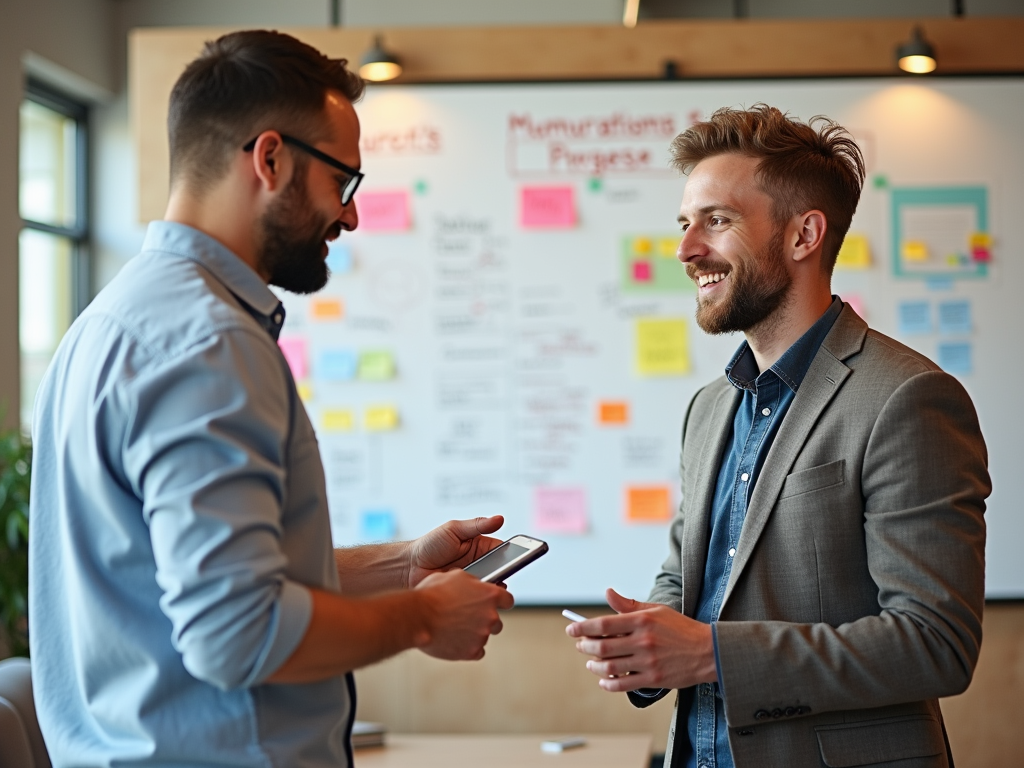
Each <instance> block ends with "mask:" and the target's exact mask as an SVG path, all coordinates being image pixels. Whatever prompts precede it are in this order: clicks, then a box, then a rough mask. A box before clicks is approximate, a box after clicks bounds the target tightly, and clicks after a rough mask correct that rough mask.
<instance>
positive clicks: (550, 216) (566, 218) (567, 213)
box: [519, 187, 576, 229]
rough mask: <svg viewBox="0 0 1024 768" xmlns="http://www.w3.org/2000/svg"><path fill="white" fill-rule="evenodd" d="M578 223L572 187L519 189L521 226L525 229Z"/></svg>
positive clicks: (561, 226)
mask: <svg viewBox="0 0 1024 768" xmlns="http://www.w3.org/2000/svg"><path fill="white" fill-rule="evenodd" d="M575 224H576V201H575V192H574V190H573V188H572V187H522V188H521V189H520V190H519V226H521V227H523V228H524V229H535V228H540V227H546V228H566V227H572V226H574V225H575Z"/></svg>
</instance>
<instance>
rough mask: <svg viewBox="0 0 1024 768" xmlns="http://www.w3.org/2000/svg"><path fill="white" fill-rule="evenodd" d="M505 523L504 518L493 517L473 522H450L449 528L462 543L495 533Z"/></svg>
mask: <svg viewBox="0 0 1024 768" xmlns="http://www.w3.org/2000/svg"><path fill="white" fill-rule="evenodd" d="M504 523H505V518H504V517H502V516H501V515H493V516H492V517H474V518H473V519H472V520H450V521H449V522H448V526H449V530H451V531H452V533H454V534H455V535H456V536H458V537H459V540H460V541H470V540H471V539H475V538H476V537H477V536H480V535H483V534H488V533H494V532H495V531H496V530H498V529H499V528H501V526H502V525H503V524H504Z"/></svg>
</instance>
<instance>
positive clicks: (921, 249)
mask: <svg viewBox="0 0 1024 768" xmlns="http://www.w3.org/2000/svg"><path fill="white" fill-rule="evenodd" d="M902 250H903V260H904V261H928V244H927V243H925V242H922V241H921V240H907V241H906V242H905V243H903V249H902Z"/></svg>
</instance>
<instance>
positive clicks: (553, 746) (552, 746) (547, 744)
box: [540, 611, 587, 752]
mask: <svg viewBox="0 0 1024 768" xmlns="http://www.w3.org/2000/svg"><path fill="white" fill-rule="evenodd" d="M563 613H564V611H563ZM569 613H572V611H569ZM576 615H577V616H579V614H576ZM586 745H587V740H586V739H585V738H583V737H582V736H567V737H566V738H564V739H548V740H547V741H542V742H541V743H540V750H541V752H564V751H565V750H567V749H573V748H575V747H585V746H586Z"/></svg>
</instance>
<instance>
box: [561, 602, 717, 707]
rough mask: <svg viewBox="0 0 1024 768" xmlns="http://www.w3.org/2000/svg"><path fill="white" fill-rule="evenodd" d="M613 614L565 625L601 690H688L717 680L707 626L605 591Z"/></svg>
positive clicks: (712, 643)
mask: <svg viewBox="0 0 1024 768" xmlns="http://www.w3.org/2000/svg"><path fill="white" fill-rule="evenodd" d="M606 595H607V598H608V605H610V606H611V607H612V608H614V609H615V610H616V611H617V612H618V615H617V616H602V617H600V618H597V619H588V620H587V621H580V622H576V623H574V624H570V625H569V626H568V627H566V628H565V633H566V634H567V635H569V637H576V638H579V639H578V640H577V641H576V649H577V650H578V651H579V652H580V653H583V654H586V655H588V656H593V657H594V659H593V660H590V661H588V662H587V669H589V670H590V671H591V672H593V673H594V674H595V675H597V676H598V677H599V678H601V679H600V680H598V685H600V686H601V687H602V688H604V689H605V690H606V691H613V692H622V691H635V690H636V689H637V688H689V687H690V686H692V685H696V684H697V683H711V682H716V681H717V680H718V672H717V670H716V668H715V648H714V641H713V639H712V636H711V625H710V624H702V623H701V622H699V621H694V620H693V619H691V618H689V617H687V616H683V615H682V614H680V613H676V612H675V611H674V610H672V609H671V608H669V607H668V606H665V605H659V604H658V603H641V602H640V601H639V600H630V599H629V598H628V597H623V596H622V595H620V594H619V593H618V592H616V591H615V590H614V589H609V590H608V591H607V593H606Z"/></svg>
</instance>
